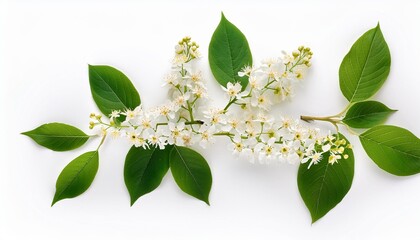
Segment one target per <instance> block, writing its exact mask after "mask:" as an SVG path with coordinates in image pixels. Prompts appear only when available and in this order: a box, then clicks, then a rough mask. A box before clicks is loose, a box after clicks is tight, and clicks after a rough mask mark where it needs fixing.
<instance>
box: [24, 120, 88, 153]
mask: <svg viewBox="0 0 420 240" xmlns="http://www.w3.org/2000/svg"><path fill="white" fill-rule="evenodd" d="M22 134H24V135H26V136H28V137H30V138H32V139H33V140H34V141H35V142H36V143H38V144H39V145H41V146H43V147H46V148H49V149H51V150H54V151H68V150H73V149H75V148H78V147H80V146H82V145H83V144H84V143H85V142H86V141H87V140H88V139H89V136H88V135H86V134H85V133H84V132H82V131H81V130H80V129H78V128H75V127H73V126H70V125H67V124H64V123H48V124H44V125H41V126H39V127H37V128H35V129H34V130H31V131H28V132H24V133H22Z"/></svg>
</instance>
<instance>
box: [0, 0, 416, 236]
mask: <svg viewBox="0 0 420 240" xmlns="http://www.w3.org/2000/svg"><path fill="white" fill-rule="evenodd" d="M221 11H224V13H225V15H226V17H227V18H228V19H229V20H230V21H232V22H233V23H234V24H236V25H237V26H238V27H239V28H240V29H241V30H242V31H243V33H244V34H245V35H246V36H247V38H248V41H249V43H250V46H251V49H252V52H253V56H254V59H255V62H258V61H260V60H262V59H263V58H267V57H276V56H280V52H281V50H287V51H291V50H294V49H295V48H296V47H297V46H299V45H301V44H305V45H308V46H311V48H312V49H313V52H314V60H313V67H312V69H311V72H310V74H309V75H308V77H307V79H306V81H305V82H304V83H303V84H302V86H300V87H299V90H298V92H297V94H296V97H295V98H294V100H293V101H292V102H290V103H284V104H282V105H281V106H280V110H279V112H278V114H281V113H282V114H288V115H290V116H294V117H297V116H299V115H300V114H313V115H328V114H335V113H337V112H339V111H341V110H342V108H344V107H345V105H346V101H345V99H344V97H342V96H341V93H340V90H339V86H338V68H339V64H340V63H341V60H342V58H343V57H344V55H345V54H346V53H347V51H348V50H349V48H350V46H351V44H352V43H353V42H354V41H355V40H356V39H357V38H358V37H359V36H360V35H361V34H362V33H364V32H365V31H367V30H368V29H370V28H372V27H375V25H376V24H377V22H378V21H380V23H381V27H382V31H383V34H384V36H385V38H386V40H387V42H388V44H389V47H390V49H391V55H392V70H391V74H390V76H389V78H388V81H387V82H386V83H385V85H384V87H383V88H382V90H381V91H380V92H379V93H378V94H377V95H376V96H375V98H376V99H378V100H380V101H382V102H384V103H385V104H387V105H388V106H389V107H391V108H395V109H398V110H399V111H398V112H397V113H396V114H395V115H394V116H392V117H391V118H390V120H389V123H390V124H395V125H399V126H403V127H405V128H407V129H409V130H411V131H412V132H413V133H414V134H416V135H417V136H420V127H419V119H420V111H418V110H419V104H420V97H419V89H420V79H419V74H418V71H419V66H420V58H419V55H420V54H419V53H420V47H419V46H420V44H419V43H420V28H419V23H420V14H419V11H420V4H419V2H414V1H412V2H409V1H406V2H403V1H394V2H391V1H366V0H361V1H354V0H352V1H346V2H344V1H335V0H334V1H311V0H308V1H287V2H286V1H276V2H274V1H273V2H268V1H267V2H264V1H252V2H251V1H249V2H247V1H240V2H229V3H227V1H208V2H204V1H196V2H194V1H189V2H187V1H176V3H175V1H173V3H172V2H169V1H168V2H156V3H154V4H145V3H142V2H140V1H82V0H80V1H68V2H61V1H1V4H0V61H1V62H0V83H1V86H0V92H1V93H0V98H1V101H0V104H1V108H0V109H1V113H2V114H1V123H2V127H1V128H2V134H1V138H0V139H1V140H0V141H1V145H0V148H1V151H0V152H1V159H0V239H2V240H3V239H4V240H9V239H45V240H48V239H87V238H88V237H90V239H216V238H222V237H223V239H238V238H239V237H241V238H242V239H303V238H309V239H419V238H420V232H419V226H420V191H419V187H420V176H412V177H395V176H392V175H390V174H387V173H385V172H383V171H381V170H380V169H379V168H378V167H377V166H376V165H375V164H374V163H373V162H372V161H371V160H370V159H369V158H368V157H367V155H366V154H365V153H364V151H363V149H362V148H361V145H360V143H359V142H358V139H357V137H355V136H350V137H349V138H350V140H351V141H352V142H353V144H354V145H355V154H356V166H355V176H354V182H353V186H352V189H351V190H350V192H349V193H348V195H347V196H346V197H345V198H344V200H343V201H342V202H341V203H340V204H339V205H338V206H337V207H336V208H335V209H333V210H332V211H331V212H330V213H329V214H327V215H326V216H325V217H324V218H323V219H321V220H320V221H319V222H317V223H315V224H313V225H311V220H310V215H309V213H308V211H307V209H306V208H305V205H304V204H303V201H302V200H301V199H300V196H299V192H298V189H297V185H296V172H297V166H293V165H278V166H277V165H276V166H260V165H252V164H250V163H248V162H241V161H238V160H235V159H234V158H233V157H232V156H231V154H230V153H229V151H228V150H227V149H226V146H225V145H226V143H227V141H225V140H219V141H218V143H216V144H215V145H213V146H211V147H210V148H209V149H207V150H199V151H200V152H201V153H202V154H203V155H204V156H205V157H206V158H207V159H208V161H209V164H210V166H211V169H212V173H213V187H212V191H211V194H210V202H211V206H210V207H209V206H207V205H205V204H204V203H203V202H201V201H198V200H195V199H193V198H191V197H189V196H187V195H185V194H183V193H182V192H181V191H180V190H179V189H178V188H177V186H176V184H175V183H174V181H173V179H172V176H171V175H170V173H169V174H168V175H167V176H166V177H165V179H164V181H163V183H162V184H161V186H160V187H159V188H158V189H157V190H156V191H154V192H153V193H151V194H148V195H146V196H144V197H142V198H140V200H139V201H138V202H137V203H136V204H135V205H134V206H133V207H130V206H129V205H130V204H129V195H128V193H127V191H126V189H125V185H124V181H123V175H122V171H123V163H124V158H125V154H126V152H127V150H128V148H129V146H128V144H127V143H126V142H125V141H123V140H121V141H114V142H112V141H107V142H106V143H105V145H104V146H103V148H102V149H101V151H100V169H99V172H98V174H97V176H96V179H95V181H94V182H93V184H92V186H91V188H90V189H89V190H88V191H87V192H86V193H85V194H83V195H81V196H80V197H78V198H75V199H72V200H64V201H61V202H59V203H58V204H56V205H55V206H54V207H53V208H51V207H50V203H51V200H52V197H53V194H54V190H55V180H56V177H57V176H58V175H59V173H60V171H61V170H62V168H63V167H64V166H65V165H66V164H67V163H68V162H69V161H70V160H72V159H73V158H75V157H76V156H78V155H80V154H81V153H83V152H85V151H88V150H92V149H94V148H95V147H96V145H97V144H98V143H97V140H96V141H90V142H89V143H88V144H87V145H86V146H84V147H83V148H82V149H78V150H76V151H73V152H65V153H57V152H52V151H49V150H46V149H43V148H41V147H39V146H37V145H35V144H34V143H33V142H32V141H31V140H30V139H28V138H27V137H25V136H22V135H19V133H20V132H23V131H27V130H30V129H33V128H35V127H37V126H38V125H40V124H43V123H47V122H54V121H58V122H65V123H68V124H72V125H74V126H77V127H80V128H81V129H83V130H85V131H87V130H88V128H87V127H88V122H89V119H88V115H89V113H90V112H92V111H97V108H96V106H95V105H94V102H93V100H92V99H91V95H90V89H89V84H88V75H87V64H107V65H112V66H115V67H117V68H119V69H121V70H122V71H123V72H124V73H126V74H127V76H129V78H130V79H131V80H132V81H133V83H134V85H135V86H136V87H137V89H138V90H139V92H140V94H141V98H142V100H143V103H144V104H145V105H146V107H152V106H156V105H157V104H160V103H162V102H163V101H164V100H165V98H166V90H164V89H162V88H161V84H162V77H163V75H164V74H165V73H166V72H167V71H168V70H169V67H170V58H171V57H172V54H173V46H174V45H175V43H176V42H177V41H178V40H179V39H180V38H182V37H183V36H184V35H190V36H192V37H193V38H194V39H195V40H196V41H197V42H198V43H200V44H201V46H202V53H203V59H202V60H201V66H202V69H203V71H204V76H205V77H206V78H207V79H208V86H209V92H210V94H211V96H212V97H213V99H215V101H214V102H212V104H214V105H219V106H222V105H223V104H224V102H225V101H226V99H224V96H223V94H222V92H221V90H220V87H219V86H218V84H217V83H216V82H215V81H214V79H213V77H212V76H211V74H210V72H209V66H208V61H207V46H208V44H209V41H210V37H211V35H212V33H213V30H214V29H215V28H216V26H217V24H218V22H219V20H220V12H221ZM316 126H319V127H323V128H324V129H329V128H330V126H328V125H325V124H317V125H316ZM343 131H344V132H346V131H345V130H344V129H343Z"/></svg>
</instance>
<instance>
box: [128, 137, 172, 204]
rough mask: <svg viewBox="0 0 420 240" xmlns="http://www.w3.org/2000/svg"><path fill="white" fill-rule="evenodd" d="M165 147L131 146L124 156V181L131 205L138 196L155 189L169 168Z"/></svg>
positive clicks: (169, 147)
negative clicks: (145, 147)
mask: <svg viewBox="0 0 420 240" xmlns="http://www.w3.org/2000/svg"><path fill="white" fill-rule="evenodd" d="M171 149H172V146H170V145H166V147H165V149H162V150H161V149H159V147H153V146H150V148H149V149H144V148H140V147H134V146H133V147H132V148H131V149H130V151H129V152H128V154H127V157H126V158H125V165H124V181H125V185H126V186H127V189H128V192H129V193H130V197H131V205H133V204H134V203H135V202H136V201H137V199H138V198H140V197H141V196H143V195H145V194H147V193H149V192H151V191H153V190H155V189H156V188H157V187H158V186H159V185H160V183H161V182H162V179H163V177H164V176H165V174H166V172H168V169H169V153H170V151H171Z"/></svg>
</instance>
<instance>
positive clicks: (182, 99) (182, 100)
mask: <svg viewBox="0 0 420 240" xmlns="http://www.w3.org/2000/svg"><path fill="white" fill-rule="evenodd" d="M174 96H175V99H174V101H173V103H174V104H175V105H176V106H179V107H181V106H184V105H186V102H187V101H188V100H189V99H190V94H189V93H188V92H187V93H185V94H179V93H178V92H176V93H175V94H174Z"/></svg>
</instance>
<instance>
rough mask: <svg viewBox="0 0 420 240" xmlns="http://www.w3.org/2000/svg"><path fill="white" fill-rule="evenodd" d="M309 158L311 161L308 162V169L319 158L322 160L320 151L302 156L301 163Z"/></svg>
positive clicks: (317, 161)
mask: <svg viewBox="0 0 420 240" xmlns="http://www.w3.org/2000/svg"><path fill="white" fill-rule="evenodd" d="M309 159H310V160H311V162H309V165H308V169H309V168H310V167H311V166H312V165H313V164H318V163H319V162H320V161H321V160H322V153H320V152H315V153H314V154H313V155H311V156H309V157H307V158H304V160H302V163H305V162H307V161H308V160H309Z"/></svg>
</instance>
